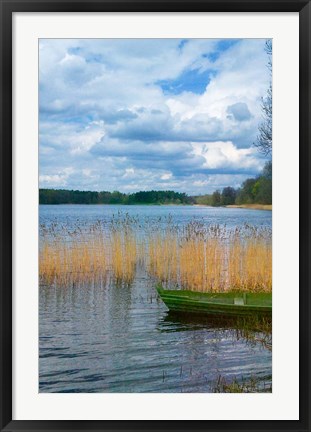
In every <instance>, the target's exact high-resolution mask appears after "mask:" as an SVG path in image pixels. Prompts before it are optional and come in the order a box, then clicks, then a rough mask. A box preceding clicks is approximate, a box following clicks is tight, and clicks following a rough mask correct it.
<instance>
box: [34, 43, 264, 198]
mask: <svg viewBox="0 0 311 432" xmlns="http://www.w3.org/2000/svg"><path fill="white" fill-rule="evenodd" d="M219 46H220V45H219V41H217V40H204V39H202V40H199V39H195V40H189V41H181V40H178V39H167V40H163V39H146V40H130V39H124V40H104V39H103V40H76V39H64V40H61V39H58V40H53V39H51V40H44V39H43V40H40V184H41V185H51V186H52V185H53V186H55V187H56V186H68V187H74V188H78V189H79V188H83V189H85V188H90V189H94V188H96V189H102V190H114V189H119V190H126V189H127V190H135V187H137V188H139V189H143V188H144V189H146V188H153V189H154V188H156V187H158V188H162V187H167V188H170V187H171V188H175V189H176V190H177V189H178V190H185V191H189V190H190V188H192V189H191V190H192V191H195V189H196V188H199V189H200V190H201V189H202V188H203V189H204V187H206V188H213V187H214V188H215V187H216V186H217V185H219V184H222V181H223V180H224V179H226V176H228V175H229V176H230V175H231V179H232V182H236V181H237V179H238V177H237V175H238V174H237V173H239V172H240V173H241V177H240V180H241V179H242V178H243V179H244V178H245V175H248V176H251V175H255V174H256V173H257V172H258V170H259V169H260V168H261V167H262V165H263V161H262V160H261V158H260V157H259V155H258V154H257V153H256V152H255V150H254V149H253V147H251V146H252V143H253V141H254V140H255V137H256V134H257V126H258V122H259V121H260V119H261V108H260V98H261V97H262V96H264V94H265V91H266V88H267V86H268V71H267V68H266V63H267V58H266V53H265V51H264V40H240V41H236V42H235V43H233V44H232V45H230V46H229V45H228V47H227V48H226V49H220V48H219ZM215 54H217V55H215ZM194 70H200V71H201V72H202V74H201V75H200V77H201V76H205V77H207V76H208V77H209V78H208V81H207V86H206V88H203V90H202V92H201V94H197V93H195V92H194V91H192V90H191V85H190V87H189V88H188V89H187V91H183V92H180V93H178V94H167V93H166V92H165V91H164V90H163V89H162V88H161V82H162V81H163V80H164V81H165V80H171V81H172V82H173V83H174V80H175V84H176V88H178V85H179V84H180V82H179V81H180V80H185V83H186V84H189V83H190V84H191V79H190V78H187V76H188V75H187V74H190V75H189V76H190V77H191V72H192V71H194ZM182 77H184V78H182ZM187 80H188V81H189V82H188V81H187ZM242 108H243V109H242ZM241 110H242V111H241ZM232 113H233V114H232ZM248 113H249V115H248ZM64 162H66V164H70V165H71V166H72V167H74V172H72V173H67V172H66V171H64V169H63V164H64ZM65 169H66V167H65ZM219 176H223V177H222V179H223V180H221V177H219ZM213 179H215V182H217V185H216V183H214V180H213ZM228 184H230V181H228ZM228 184H227V185H228Z"/></svg>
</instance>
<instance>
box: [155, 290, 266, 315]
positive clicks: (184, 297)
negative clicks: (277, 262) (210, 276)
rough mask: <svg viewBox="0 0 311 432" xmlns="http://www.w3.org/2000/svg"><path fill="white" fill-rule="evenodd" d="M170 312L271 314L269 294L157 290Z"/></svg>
mask: <svg viewBox="0 0 311 432" xmlns="http://www.w3.org/2000/svg"><path fill="white" fill-rule="evenodd" d="M157 291H158V294H159V296H160V298H161V299H162V300H163V302H164V303H165V305H166V306H167V307H168V309H169V310H170V311H173V312H178V313H186V314H200V315H223V316H249V315H267V316H271V314H272V295H271V294H269V293H258V294H257V293H247V294H245V293H244V294H243V293H217V294H214V293H197V292H192V291H184V290H165V289H162V288H157Z"/></svg>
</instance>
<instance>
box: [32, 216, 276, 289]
mask: <svg viewBox="0 0 311 432" xmlns="http://www.w3.org/2000/svg"><path fill="white" fill-rule="evenodd" d="M40 239H41V240H40V263H39V268H40V282H41V283H42V284H47V285H51V284H58V285H68V284H75V283H88V282H90V281H93V280H105V279H107V278H108V277H109V278H114V279H115V280H116V281H117V282H121V283H126V284H130V283H132V282H133V280H134V278H135V276H136V272H137V268H138V264H139V267H140V269H143V271H144V272H148V274H149V275H150V277H152V278H154V279H155V282H161V283H162V284H163V285H165V286H167V287H174V288H176V287H180V288H182V289H190V290H193V291H202V292H223V291H228V290H239V291H252V292H271V290H272V244H271V231H270V230H268V229H264V228H261V229H256V228H254V227H249V226H247V225H245V226H243V227H240V228H237V229H234V230H228V229H227V228H226V227H220V226H206V225H205V224H204V223H202V222H198V221H192V222H190V223H189V224H188V225H186V226H185V227H182V228H178V227H176V226H173V225H172V223H171V220H168V221H166V223H163V221H160V220H159V221H158V224H156V223H155V222H154V221H152V223H151V222H150V221H145V222H144V223H142V222H141V221H139V219H138V218H131V217H129V216H128V215H125V216H124V215H118V216H117V217H114V218H112V221H111V223H110V224H106V225H104V224H103V223H101V222H96V223H95V224H93V225H91V226H87V225H86V226H82V227H81V225H80V224H79V223H78V222H77V226H75V227H74V229H73V228H71V229H70V228H68V227H66V226H61V225H58V224H52V225H51V226H50V227H46V226H43V227H41V232H40Z"/></svg>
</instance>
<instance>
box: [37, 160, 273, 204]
mask: <svg viewBox="0 0 311 432" xmlns="http://www.w3.org/2000/svg"><path fill="white" fill-rule="evenodd" d="M39 203H40V204H126V205H135V204H188V205H189V204H204V205H211V206H215V207H217V206H227V205H231V204H272V162H267V163H266V165H265V167H264V169H263V171H262V173H261V174H260V175H259V176H257V177H255V178H249V179H247V180H245V182H244V183H243V184H242V186H241V187H240V188H238V189H235V188H233V187H231V186H227V187H225V188H223V189H222V191H220V190H216V191H215V192H214V193H212V194H210V195H200V196H189V195H187V194H186V193H181V192H174V191H171V190H167V191H155V190H151V191H140V192H135V193H132V194H125V193H122V192H118V191H114V192H108V191H102V192H93V191H79V190H66V189H40V190H39Z"/></svg>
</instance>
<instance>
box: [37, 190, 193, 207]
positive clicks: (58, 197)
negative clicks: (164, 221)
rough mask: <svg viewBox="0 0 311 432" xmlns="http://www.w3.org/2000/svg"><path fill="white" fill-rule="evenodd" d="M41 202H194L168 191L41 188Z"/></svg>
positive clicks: (182, 194)
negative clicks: (96, 190) (126, 192)
mask: <svg viewBox="0 0 311 432" xmlns="http://www.w3.org/2000/svg"><path fill="white" fill-rule="evenodd" d="M39 203H40V204H129V205H131V204H194V200H193V198H192V197H190V196H188V195H187V194H185V193H180V192H174V191H171V190H167V191H155V190H151V191H140V192H135V193H132V194H125V193H122V192H118V191H114V192H108V191H102V192H93V191H79V190H66V189H40V190H39Z"/></svg>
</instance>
